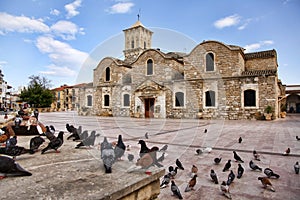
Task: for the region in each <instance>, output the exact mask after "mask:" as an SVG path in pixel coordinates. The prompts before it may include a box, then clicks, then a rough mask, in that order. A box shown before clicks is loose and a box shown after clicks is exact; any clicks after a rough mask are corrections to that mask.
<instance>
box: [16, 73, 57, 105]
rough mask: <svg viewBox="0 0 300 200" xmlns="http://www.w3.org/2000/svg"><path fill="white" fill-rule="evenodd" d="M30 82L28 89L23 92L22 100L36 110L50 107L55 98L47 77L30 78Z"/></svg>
mask: <svg viewBox="0 0 300 200" xmlns="http://www.w3.org/2000/svg"><path fill="white" fill-rule="evenodd" d="M29 79H30V82H29V85H28V87H27V88H24V89H23V90H22V91H21V95H20V98H21V99H22V100H23V101H25V102H27V103H28V104H29V105H30V106H33V107H36V108H45V107H49V106H50V105H51V103H52V102H53V100H54V98H55V96H54V94H53V92H52V91H51V90H50V89H49V87H50V81H49V80H47V79H46V78H45V77H42V78H41V77H39V76H34V75H32V76H30V77H29Z"/></svg>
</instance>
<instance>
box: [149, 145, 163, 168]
mask: <svg viewBox="0 0 300 200" xmlns="http://www.w3.org/2000/svg"><path fill="white" fill-rule="evenodd" d="M158 150H159V148H158V147H156V146H154V147H152V148H151V149H150V152H149V154H150V155H151V157H152V159H153V164H154V165H156V166H157V167H163V165H162V164H160V163H159V162H158V160H157V152H158Z"/></svg>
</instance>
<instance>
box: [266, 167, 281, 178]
mask: <svg viewBox="0 0 300 200" xmlns="http://www.w3.org/2000/svg"><path fill="white" fill-rule="evenodd" d="M264 173H265V175H267V177H268V178H272V177H274V178H279V177H280V176H279V174H276V173H274V172H273V170H272V169H270V168H266V169H265V170H264Z"/></svg>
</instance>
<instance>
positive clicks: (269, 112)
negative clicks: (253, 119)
mask: <svg viewBox="0 0 300 200" xmlns="http://www.w3.org/2000/svg"><path fill="white" fill-rule="evenodd" d="M272 115H273V108H272V106H270V105H269V106H267V107H266V108H265V113H264V116H265V119H266V120H268V121H270V120H271V119H272Z"/></svg>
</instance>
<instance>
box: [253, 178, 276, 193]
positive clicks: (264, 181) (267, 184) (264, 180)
mask: <svg viewBox="0 0 300 200" xmlns="http://www.w3.org/2000/svg"><path fill="white" fill-rule="evenodd" d="M257 179H258V180H260V181H261V183H262V184H263V186H264V188H268V189H270V190H271V191H273V192H275V189H274V187H273V186H272V183H271V181H270V180H269V178H267V177H258V178H257Z"/></svg>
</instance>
